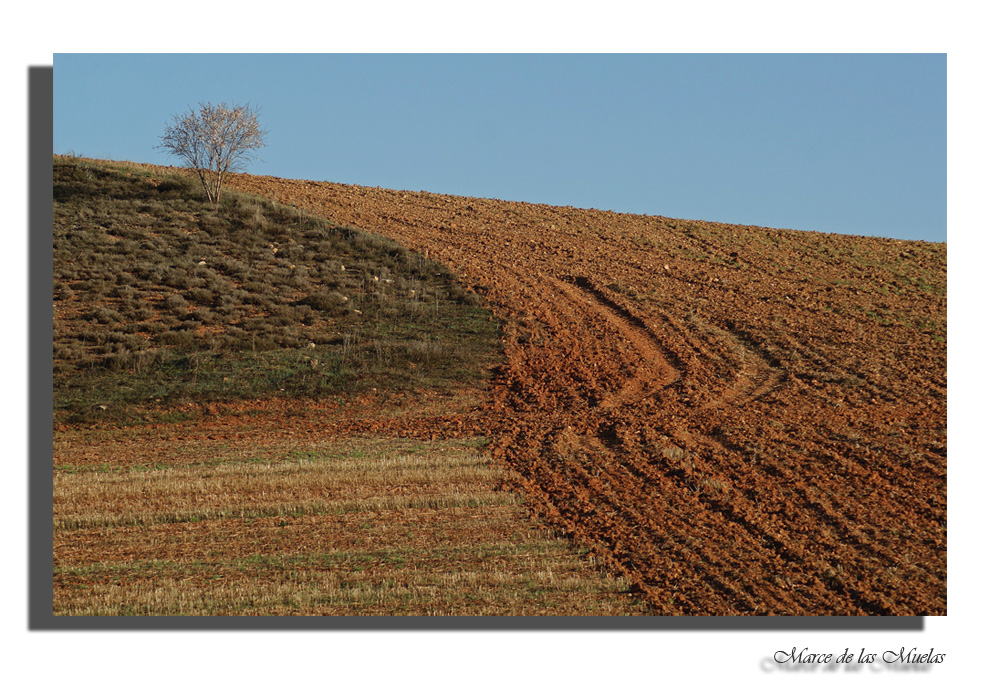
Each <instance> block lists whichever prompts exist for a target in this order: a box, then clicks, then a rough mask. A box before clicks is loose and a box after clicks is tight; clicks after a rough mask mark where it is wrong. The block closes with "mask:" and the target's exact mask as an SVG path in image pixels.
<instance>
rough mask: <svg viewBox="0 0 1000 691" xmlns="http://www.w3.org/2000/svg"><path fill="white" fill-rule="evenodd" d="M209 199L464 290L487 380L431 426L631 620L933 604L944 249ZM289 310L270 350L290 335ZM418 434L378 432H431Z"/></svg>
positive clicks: (302, 199)
mask: <svg viewBox="0 0 1000 691" xmlns="http://www.w3.org/2000/svg"><path fill="white" fill-rule="evenodd" d="M140 169H141V170H145V171H148V172H149V173H150V174H151V175H156V176H162V175H164V174H166V173H168V172H171V171H170V170H169V169H164V168H157V167H155V166H142V167H140ZM173 172H176V171H173ZM230 184H231V187H232V188H233V189H235V190H239V191H240V192H242V193H245V194H249V195H252V197H251V198H253V199H258V200H273V201H274V202H276V203H278V204H280V205H282V208H290V209H296V210H301V212H303V213H306V214H309V215H311V216H314V217H316V218H318V219H322V220H323V222H325V223H328V224H331V225H332V226H335V227H338V228H348V229H350V228H354V229H364V231H366V232H369V233H374V234H376V235H377V236H378V237H382V238H388V239H389V240H391V241H393V242H395V243H398V245H399V246H402V247H406V248H408V249H409V250H410V251H411V252H413V253H414V256H418V257H423V258H426V260H427V261H431V260H433V261H437V262H439V263H440V265H441V266H442V267H444V269H443V270H442V271H441V273H442V274H443V273H445V272H447V273H448V274H449V275H451V276H453V277H454V280H455V281H458V282H459V283H461V284H462V286H463V287H462V288H460V289H458V290H457V291H456V292H455V295H454V298H455V302H456V304H461V303H465V302H468V303H469V304H466V307H468V308H470V309H472V308H474V309H481V308H482V309H487V310H489V312H490V313H491V314H492V315H493V316H492V319H495V320H496V321H495V322H490V321H489V318H486V322H481V323H493V324H496V325H501V326H502V333H501V334H500V338H501V340H502V346H503V357H502V361H501V360H500V359H499V358H497V357H495V356H494V355H490V356H488V357H485V358H484V359H482V360H480V361H479V362H480V364H479V365H477V366H476V367H473V368H472V370H470V371H478V372H480V374H481V375H482V376H483V377H484V378H483V379H481V380H480V381H482V382H483V384H482V386H484V387H485V388H484V389H482V391H481V393H480V394H479V398H477V403H475V404H474V406H473V407H472V408H470V409H469V410H468V411H467V412H464V413H456V414H454V415H452V416H451V417H450V418H449V419H448V421H447V424H448V425H450V426H451V427H450V428H449V429H452V430H455V429H475V430H476V431H477V433H480V434H482V435H483V436H484V437H485V438H487V439H488V440H489V446H488V449H489V453H490V454H491V456H492V458H493V459H494V461H495V462H497V463H499V464H500V465H501V466H503V467H505V468H507V469H509V471H510V474H509V475H508V476H507V477H506V479H504V481H503V482H504V486H505V487H506V488H508V489H511V490H516V491H517V492H518V493H520V494H521V495H522V496H523V497H524V498H525V501H526V506H527V507H528V508H529V509H530V510H531V511H532V512H533V513H534V514H535V515H536V516H538V517H540V518H541V519H544V520H545V521H546V522H547V523H548V524H549V525H551V526H554V527H555V528H557V529H558V530H559V531H560V532H561V533H562V534H565V535H567V536H570V537H571V538H572V539H573V540H574V541H575V543H576V544H579V545H582V546H585V547H586V548H588V549H589V550H591V553H592V554H593V555H595V557H596V558H597V559H598V560H599V561H600V563H602V564H604V565H605V566H606V567H607V568H608V569H610V571H611V572H612V573H614V574H616V575H617V576H620V577H622V578H625V579H627V580H628V582H630V583H632V584H633V585H632V589H633V591H634V592H635V593H636V594H638V595H639V596H641V598H642V599H643V601H644V602H645V603H646V604H647V605H648V606H650V607H651V608H652V609H653V611H655V612H657V613H662V614H696V615H699V614H715V615H720V614H797V615H804V614H850V615H865V614H876V615H879V614H880V615H914V614H924V615H943V614H945V613H946V592H947V588H946V583H947V572H946V565H947V558H946V556H947V555H946V497H947V495H946V460H947V420H946V399H947V375H946V342H947V318H946V310H947V298H946V246H945V245H943V244H933V243H924V242H905V241H897V240H885V239H878V238H864V237H851V236H833V235H824V234H820V233H812V232H802V231H792V230H779V229H770V228H758V227H749V226H737V225H730V224H717V223H710V222H703V221H690V220H683V219H671V218H664V217H650V216H639V215H631V214H617V213H613V212H604V211H595V210H583V209H575V208H569V207H553V206H545V205H537V204H526V203H518V202H505V201H500V200H487V199H474V198H464V197H453V196H447V195H438V194H429V193H423V192H411V191H394V190H385V189H373V188H365V187H358V186H351V185H342V184H336V183H323V182H314V181H295V180H283V179H278V178H273V177H266V176H250V175H240V176H235V177H233V178H232V179H231V180H230ZM267 203H270V202H267ZM259 204H264V205H265V206H266V203H263V202H259ZM249 212H250V211H248V213H249ZM205 213H209V212H208V211H206V212H205ZM295 213H298V211H296V212H295ZM338 232H339V231H338ZM351 232H354V231H351ZM276 248H277V246H276ZM260 251H261V252H263V253H265V254H266V252H272V248H271V247H263V246H262V247H260ZM279 251H282V250H281V249H279ZM273 254H277V253H274V252H272V255H273ZM190 259H191V260H192V261H194V260H197V261H202V260H204V261H205V262H206V266H207V265H209V260H208V259H203V258H200V255H199V256H198V257H195V256H193V255H192V256H190ZM197 261H194V266H199V265H198V264H197ZM286 261H287V262H288V263H290V264H295V266H296V267H298V266H299V262H298V261H295V260H294V259H293V258H291V257H288V258H286ZM313 263H314V264H315V263H316V260H315V259H314V260H313ZM335 263H336V261H335ZM307 265H308V263H307ZM332 269H338V270H339V265H337V266H332V267H331V266H328V267H326V268H325V269H324V270H323V272H321V275H326V272H327V271H330V270H332ZM194 270H195V271H197V270H198V269H194ZM285 270H286V271H294V269H289V268H288V267H285ZM435 273H438V272H435ZM319 275H320V274H317V278H318V276H319ZM307 280H308V277H307ZM195 288H197V287H189V288H186V290H194V289H195ZM303 292H305V293H309V291H308V290H303ZM341 292H342V291H341ZM310 294H311V293H310ZM466 296H467V297H466ZM191 297H192V299H193V301H194V302H195V304H197V298H195V296H194V294H193V293H192V294H191ZM187 299H188V298H185V300H187ZM304 299H305V298H304V297H302V296H298V297H296V298H295V300H296V301H297V302H298V303H302V301H303V300H304ZM352 299H354V298H352ZM191 301H192V300H189V302H191ZM302 304H308V303H302ZM280 306H281V305H275V306H273V307H270V308H268V313H269V314H273V313H275V311H279V312H280V310H277V308H278V307H280ZM287 306H289V307H297V306H298V305H294V306H293V305H290V304H289V305H287ZM197 309H199V308H198V307H194V309H192V310H190V311H191V312H194V311H197ZM361 311H362V312H364V310H361ZM258 316H262V315H254V314H253V313H252V312H247V313H246V314H245V315H242V316H241V319H242V320H247V319H253V318H255V317H258ZM287 316H288V318H289V319H291V320H292V322H293V323H291V324H286V325H285V326H287V327H288V328H289V329H291V335H294V334H295V333H298V329H299V328H300V327H299V323H300V321H303V320H300V319H299V313H297V312H296V313H288V314H287ZM344 316H346V317H347V318H350V316H349V315H344ZM355 316H357V315H355ZM95 318H96V319H98V321H99V317H98V316H96V315H95ZM265 319H266V317H265ZM477 319H478V317H477ZM362 321H363V320H362ZM320 326H321V328H319V329H316V330H313V331H310V332H308V333H310V336H309V338H310V339H311V340H309V342H311V343H315V344H316V346H317V348H318V347H319V344H320V341H318V340H316V338H317V337H318V335H317V334H318V333H319V332H327V330H333V327H332V325H322V324H321V325H320ZM310 328H311V327H310ZM433 328H437V327H436V326H434V327H433ZM57 333H58V332H57ZM431 333H433V334H434V335H433V336H431V335H425V336H424V337H425V338H433V337H437V336H441V334H440V333H439V332H437V331H433V332H427V334H431ZM282 334H283V335H284V334H285V332H282ZM291 335H290V336H289V337H291ZM233 336H234V337H235V336H236V335H235V334H234V335H233ZM305 337H306V336H305V335H304V334H303V335H301V337H300V338H305ZM442 337H443V336H442ZM57 339H58V336H57ZM235 342H241V343H243V344H244V346H243V347H246V341H235ZM459 342H464V341H462V339H461V338H460V339H459V341H456V342H455V343H456V346H455V347H458V346H457V343H459ZM59 345H60V344H59V342H58V340H57V349H58V348H59ZM277 345H279V346H281V348H285V347H291V348H298V347H300V346H301V345H302V342H301V340H300V341H296V342H288V343H280V344H277ZM333 345H335V346H336V345H339V346H341V347H342V346H343V343H339V344H337V343H334V344H333ZM251 350H252V345H251ZM483 352H489V351H488V349H487V350H485V351H483ZM115 354H116V353H115V352H114V350H112V351H111V352H104V353H100V354H98V353H94V354H93V357H98V356H99V357H103V358H105V359H107V358H108V357H112V358H113V357H114V356H115ZM298 355H299V356H301V352H299V353H298ZM491 358H492V359H491ZM57 363H58V359H57ZM444 365H445V366H444V367H443V370H442V375H443V374H444V371H447V370H449V369H450V368H449V365H450V361H449V360H448V358H446V359H445V363H444ZM110 366H111V369H112V370H113V369H114V365H113V363H112V364H110ZM456 371H458V370H456ZM487 372H488V375H487ZM463 376H464V375H463ZM462 378H463V377H459V379H462ZM366 386H367V385H366ZM57 388H58V384H57ZM373 388H378V387H377V386H376V387H373ZM285 393H287V391H286V392H285ZM303 393H305V392H303ZM327 393H328V392H326V393H325V392H323V391H313V392H309V393H308V395H310V396H317V397H318V398H317V400H320V399H323V396H325V395H327ZM348 393H350V392H348ZM354 393H356V394H357V393H359V392H354ZM296 395H298V394H296ZM57 400H58V399H57ZM382 403H383V404H384V403H385V402H384V401H383V402H382ZM312 409H315V410H317V411H320V410H325V408H323V405H322V404H317V405H315V406H314V407H313V408H310V407H309V406H306V407H305V408H302V409H297V414H298V415H304V416H306V418H307V420H308V421H307V422H304V423H301V424H296V426H295V429H298V430H304V429H311V428H312V427H314V426H315V419H309V416H310V415H314V416H315V415H318V414H319V413H310V412H309V410H312ZM77 413H78V414H82V413H81V412H80V411H79V410H78V411H77ZM323 414H324V415H325V414H326V413H325V412H324V413H323ZM198 424H199V425H200V426H201V429H202V432H203V433H208V431H210V430H215V431H216V432H222V431H224V429H225V426H226V423H224V422H223V421H222V420H221V418H220V419H218V420H215V419H203V420H202V421H200V422H199V423H198ZM275 424H277V423H275ZM344 424H348V423H346V422H345V423H344ZM434 424H435V423H434V422H433V421H431V422H427V423H426V424H424V425H423V426H419V425H416V426H407V425H399V426H397V427H395V428H393V429H394V433H396V434H399V435H400V436H407V435H417V436H421V435H423V436H424V437H429V436H433V435H435V434H444V433H449V434H455V432H454V431H452V432H447V430H446V429H445V427H444V426H440V427H438V428H437V429H435V428H434Z"/></svg>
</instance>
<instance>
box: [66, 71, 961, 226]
mask: <svg viewBox="0 0 1000 691" xmlns="http://www.w3.org/2000/svg"><path fill="white" fill-rule="evenodd" d="M53 66H54V91H55V93H54V114H53V115H54V131H53V148H54V151H55V153H67V152H70V151H72V152H75V153H77V154H79V155H83V156H91V157H96V158H111V159H118V160H133V161H144V162H153V163H173V164H178V163H179V162H178V161H177V160H176V159H172V158H170V157H169V155H167V154H166V153H164V152H162V151H159V150H157V149H155V148H154V147H155V146H156V145H157V144H158V141H159V136H160V135H161V134H162V132H163V129H164V126H165V125H166V123H167V122H168V120H169V119H170V116H171V115H172V114H179V113H182V112H184V111H186V110H187V109H188V108H190V107H193V106H196V105H197V104H198V102H200V101H210V102H213V103H218V102H222V101H225V102H229V103H250V104H252V105H255V106H258V107H259V108H260V117H261V121H262V123H263V125H264V126H265V128H266V129H267V130H268V132H269V135H268V138H267V144H268V145H267V147H266V148H265V149H263V150H262V151H261V152H260V154H259V155H260V158H261V159H262V160H260V161H257V162H254V163H253V164H252V165H251V166H250V167H249V168H248V170H249V172H253V173H260V174H267V175H276V176H279V177H287V178H300V179H310V180H329V181H331V182H344V183H351V184H359V185H370V186H376V185H379V186H382V187H388V188H393V189H407V190H427V191H431V192H439V193H444V194H458V195H467V196H475V197H489V198H499V199H509V200H517V201H528V202H539V203H546V204H556V205H570V206H577V207H583V208H597V209H611V210H614V211H620V212H628V213H645V214H652V215H662V216H671V217H676V218H688V219H702V220H708V221H721V222H728V223H744V224H750V225H761V226H770V227H778V228H795V229H799V230H817V231H822V232H830V233H848V234H855V235H876V236H882V237H893V238H902V239H913V240H930V241H935V242H943V241H945V239H946V192H947V191H946V166H947V157H946V58H945V55H944V54H865V55H852V54H842V55H837V54H828V55H794V54H775V55H767V54H746V55H674V54H639V55H616V54H594V55H563V54H536V55H524V54H502V55H490V54H486V55H479V54H476V55H468V54H447V55H428V54H415V55H370V54H363V55H362V54H330V55H280V54H279V55H271V54H267V55H248V54H240V55H225V54H223V55H196V54H143V55H123V54H113V55H83V54H60V53H56V54H55V55H54V59H53Z"/></svg>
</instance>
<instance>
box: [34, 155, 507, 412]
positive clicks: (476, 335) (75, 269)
mask: <svg viewBox="0 0 1000 691" xmlns="http://www.w3.org/2000/svg"><path fill="white" fill-rule="evenodd" d="M53 193H54V203H55V223H54V228H53V241H54V242H53V265H54V280H53V323H54V328H55V338H54V359H55V368H54V369H55V407H56V410H57V419H61V420H67V421H88V420H96V419H121V420H125V419H131V420H136V419H140V417H141V416H142V415H144V414H145V415H148V411H147V413H142V412H140V411H141V410H142V409H143V408H144V407H145V408H149V407H150V406H151V405H157V404H167V405H174V404H178V403H183V402H209V401H225V400H234V399H252V398H265V397H272V396H286V397H322V396H336V395H342V394H349V393H356V392H359V391H368V392H370V391H372V390H376V391H377V392H378V391H381V392H382V393H384V394H392V393H394V392H399V391H408V390H414V389H442V388H448V387H452V386H456V385H462V386H481V385H482V383H483V381H484V376H485V372H486V370H487V369H488V368H489V367H490V366H491V365H493V364H495V363H496V362H497V360H498V357H499V345H498V328H497V325H496V324H495V323H494V322H493V321H492V320H491V318H490V315H489V313H488V312H486V311H484V310H482V309H480V308H478V307H477V306H476V304H477V302H478V296H477V295H475V294H474V293H470V292H466V291H465V290H464V289H463V288H461V287H459V286H458V285H457V284H456V283H455V282H454V280H453V279H454V277H453V276H452V275H451V274H450V273H449V272H448V270H447V269H445V268H444V267H443V266H441V265H440V264H438V263H437V262H434V261H430V260H427V259H426V258H424V257H421V256H419V255H416V254H414V253H412V252H408V251H406V250H404V249H403V248H401V247H400V246H398V245H396V244H394V243H392V242H390V241H387V240H385V239H382V238H379V237H376V236H374V235H371V234H368V233H366V232H364V231H361V230H359V229H357V228H350V227H343V226H336V225H333V224H331V223H329V222H327V221H324V220H321V219H318V218H315V217H312V216H308V215H305V214H303V213H301V212H300V211H298V210H296V209H293V208H290V207H286V206H281V205H279V204H276V203H272V202H269V201H264V200H261V199H255V198H253V197H250V196H247V195H240V194H228V195H227V196H226V197H225V199H224V201H223V202H222V203H221V204H220V205H214V204H209V203H208V202H206V201H204V200H203V198H202V197H203V195H202V194H201V191H200V189H199V188H197V187H196V186H195V185H194V184H192V181H191V180H190V179H189V178H186V177H182V176H180V175H179V174H174V175H160V176H156V177H154V176H153V174H152V173H149V172H145V171H143V170H142V169H141V168H140V167H130V166H127V165H124V164H121V165H116V164H110V163H98V162H92V161H85V160H80V159H71V158H66V157H56V160H55V162H54V180H53Z"/></svg>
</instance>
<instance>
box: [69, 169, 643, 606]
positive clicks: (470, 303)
mask: <svg viewBox="0 0 1000 691" xmlns="http://www.w3.org/2000/svg"><path fill="white" fill-rule="evenodd" d="M53 186H54V187H53V191H54V203H55V226H54V232H53V235H54V246H53V252H54V268H55V271H54V285H53V324H54V332H55V343H54V349H55V350H54V353H55V391H54V393H55V406H56V422H57V425H56V430H55V435H54V456H53V565H54V569H53V601H54V603H53V611H54V613H55V614H57V615H83V616H134V615H139V616H155V615H265V616H266V615H382V616H385V615H541V614H560V615H567V614H578V615H595V614H596V615H614V616H618V615H629V614H643V613H645V612H646V611H647V610H646V608H645V606H644V605H643V603H641V602H640V601H638V600H637V599H636V598H635V596H634V594H633V593H632V592H631V589H632V584H631V582H630V581H628V580H627V579H624V578H620V577H618V578H614V577H610V576H608V575H607V574H605V573H602V572H601V571H600V570H599V569H598V568H595V566H596V565H597V560H596V558H595V557H594V555H592V554H591V553H590V551H589V549H588V548H586V547H585V546H580V545H572V544H570V543H569V542H568V541H567V540H566V539H565V538H563V537H560V536H559V535H557V534H555V533H554V532H553V531H552V530H551V528H548V527H547V526H545V525H544V524H542V523H541V522H540V521H538V520H535V519H532V518H530V516H529V514H528V511H527V509H526V508H525V507H524V505H523V501H522V498H521V497H520V496H519V495H517V494H515V493H513V492H508V491H503V490H501V487H502V486H504V485H507V486H509V485H510V477H509V471H508V470H507V469H506V468H504V467H503V466H501V465H500V464H497V463H493V462H491V461H490V460H489V459H488V457H487V456H485V455H484V453H483V447H484V445H485V444H486V443H487V442H488V439H486V438H484V437H483V436H478V435H477V433H476V431H477V429H481V428H482V427H483V425H482V424H481V423H480V422H478V421H477V420H478V418H477V415H478V413H477V412H476V410H475V406H477V405H478V404H479V403H480V402H481V399H482V398H483V397H484V395H483V394H484V391H483V389H484V385H485V382H486V377H487V374H488V371H489V370H490V369H491V368H492V367H493V366H494V365H495V364H497V363H498V362H499V360H500V346H499V340H498V339H499V328H498V325H497V323H496V322H495V321H494V320H493V318H492V317H491V316H490V314H489V313H488V312H486V311H484V310H483V309H481V308H479V307H478V306H477V303H478V302H479V298H478V296H477V295H476V294H475V293H471V292H467V291H466V290H465V289H463V288H461V287H459V286H458V285H457V284H456V282H455V281H454V276H453V275H452V274H451V273H450V272H449V271H448V270H446V269H445V268H444V267H443V266H441V265H440V264H438V263H436V262H434V261H429V260H427V259H426V258H424V257H421V256H419V255H416V254H414V253H412V252H409V251H406V250H404V249H403V248H402V247H400V246H398V245H395V244H393V243H392V242H390V241H388V240H384V239H382V238H379V237H376V236H374V235H370V234H368V233H365V232H363V231H361V230H359V229H357V228H351V227H344V226H338V225H334V224H331V223H329V222H326V221H323V220H321V219H318V218H315V217H310V216H307V215H305V214H303V213H301V212H299V211H297V210H295V209H293V208H290V207H286V206H281V205H279V204H275V203H272V202H269V201H265V200H262V199H258V198H253V197H250V196H246V195H237V194H229V195H227V196H226V197H225V199H224V201H223V202H222V203H221V204H220V205H218V206H216V205H212V204H208V203H206V202H204V201H203V200H202V198H201V192H200V190H198V189H197V188H196V187H194V186H192V185H191V184H190V181H189V180H187V179H185V178H184V177H180V176H179V174H178V173H176V172H167V171H156V172H155V173H154V172H151V171H150V170H149V169H147V168H145V167H143V166H133V165H124V164H113V163H107V162H95V161H85V160H80V159H70V158H65V157H57V158H56V160H55V165H54V181H53ZM94 423H96V424H94Z"/></svg>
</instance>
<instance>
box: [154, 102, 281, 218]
mask: <svg viewBox="0 0 1000 691" xmlns="http://www.w3.org/2000/svg"><path fill="white" fill-rule="evenodd" d="M258 112H259V109H257V108H251V107H250V106H249V104H248V105H244V106H232V107H230V106H228V105H226V104H225V103H220V104H219V105H217V106H213V105H212V104H211V103H199V104H198V110H197V111H195V110H194V109H192V110H191V111H190V112H188V113H186V114H184V115H182V116H181V115H174V116H173V122H172V123H171V124H169V125H167V128H166V130H165V131H164V133H163V136H162V137H161V138H160V142H161V143H160V145H159V146H158V147H156V148H158V149H166V150H167V151H169V152H170V153H172V154H174V155H175V156H178V157H179V158H181V159H182V160H183V161H184V162H185V163H186V164H187V165H188V166H189V167H191V168H192V169H193V170H194V171H195V174H196V175H197V176H198V179H199V180H201V184H202V185H203V186H204V187H205V193H206V194H207V195H208V200H209V201H211V202H218V201H219V195H220V193H221V192H222V181H223V179H224V178H225V177H226V174H227V173H229V172H234V171H237V170H240V169H241V168H242V166H243V165H244V164H246V162H247V161H249V160H250V158H252V156H251V152H253V151H256V150H257V149H259V148H261V147H263V146H264V135H265V134H267V132H265V131H264V130H263V129H262V128H261V126H260V122H259V121H258V119H257V114H258Z"/></svg>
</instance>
